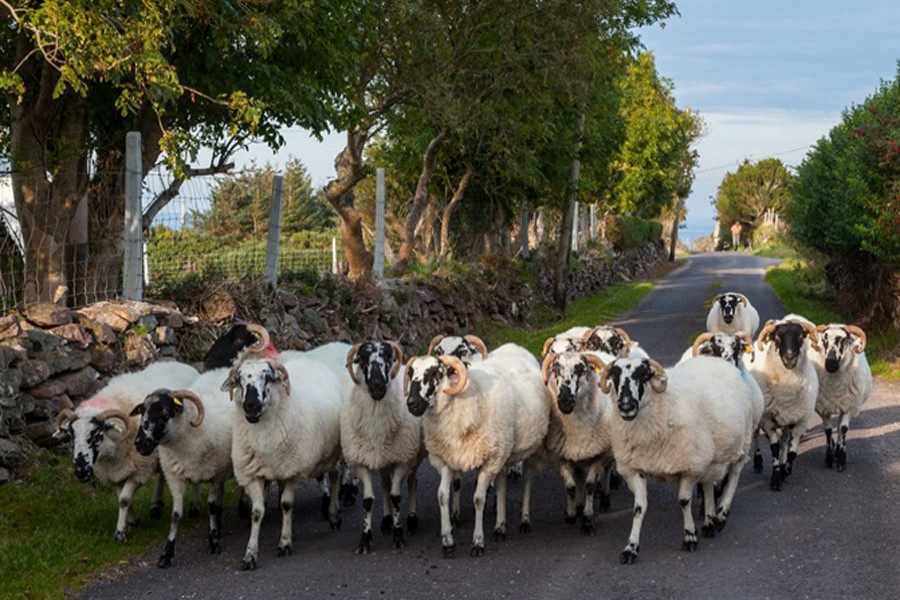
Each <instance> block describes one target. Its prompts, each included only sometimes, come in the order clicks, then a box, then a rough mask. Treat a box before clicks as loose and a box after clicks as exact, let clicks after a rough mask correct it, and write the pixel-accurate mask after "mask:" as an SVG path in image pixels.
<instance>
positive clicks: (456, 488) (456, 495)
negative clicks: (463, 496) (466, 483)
mask: <svg viewBox="0 0 900 600" xmlns="http://www.w3.org/2000/svg"><path fill="white" fill-rule="evenodd" d="M461 489H462V476H461V475H460V474H459V473H454V474H453V500H452V512H451V513H450V520H451V521H453V526H454V527H456V526H458V525H459V521H460V518H459V505H460V490H461Z"/></svg>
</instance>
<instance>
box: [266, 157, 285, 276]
mask: <svg viewBox="0 0 900 600" xmlns="http://www.w3.org/2000/svg"><path fill="white" fill-rule="evenodd" d="M283 190H284V177H283V176H282V175H275V176H274V177H273V178H272V203H271V207H270V209H269V239H268V242H267V244H266V268H265V271H264V274H265V278H266V281H268V282H269V285H271V286H272V287H273V288H275V287H276V286H277V285H278V243H279V241H280V239H281V200H282V196H283Z"/></svg>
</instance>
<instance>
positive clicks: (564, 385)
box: [541, 352, 615, 535]
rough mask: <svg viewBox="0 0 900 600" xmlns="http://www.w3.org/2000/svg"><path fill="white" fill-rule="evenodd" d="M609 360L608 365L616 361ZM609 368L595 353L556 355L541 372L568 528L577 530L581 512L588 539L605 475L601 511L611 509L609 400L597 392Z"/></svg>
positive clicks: (549, 357)
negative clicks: (606, 416)
mask: <svg viewBox="0 0 900 600" xmlns="http://www.w3.org/2000/svg"><path fill="white" fill-rule="evenodd" d="M605 356H606V358H607V361H611V360H613V359H615V357H614V356H612V355H608V354H607V355H605ZM604 367H605V363H604V362H603V360H601V358H600V357H598V356H597V355H596V354H594V353H591V352H583V353H582V352H564V353H563V354H554V353H553V352H551V353H550V354H548V355H547V357H546V358H545V359H544V364H543V365H542V368H541V370H542V374H543V378H544V385H546V386H547V387H548V388H549V390H550V395H551V400H552V404H551V412H550V424H549V427H548V430H547V438H546V441H545V447H546V449H547V453H548V455H549V457H550V461H551V463H553V465H554V466H555V467H556V469H557V471H558V472H559V474H560V476H561V477H562V478H563V483H564V485H565V488H566V518H565V522H566V523H567V524H573V525H574V524H575V518H576V511H578V512H581V513H582V517H583V519H582V525H581V530H582V532H583V533H585V534H587V535H593V534H594V503H593V498H594V486H595V483H596V481H597V478H598V476H599V475H600V473H601V472H602V473H603V480H602V485H601V490H602V491H601V494H600V508H601V509H603V510H605V509H608V508H609V484H610V476H611V475H612V465H613V456H612V444H611V442H610V437H609V428H608V425H607V423H606V421H605V420H604V418H603V416H604V414H605V413H606V412H607V411H608V410H609V398H608V397H607V396H606V395H604V394H601V393H600V390H599V388H598V387H597V382H598V379H599V376H598V371H602V370H603V368H604ZM578 502H580V503H581V506H580V507H578V508H576V505H577V504H578Z"/></svg>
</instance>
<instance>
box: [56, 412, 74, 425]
mask: <svg viewBox="0 0 900 600" xmlns="http://www.w3.org/2000/svg"><path fill="white" fill-rule="evenodd" d="M73 417H75V413H74V412H72V409H71V408H64V409H62V410H61V411H59V414H58V415H56V428H57V429H62V424H63V421H66V420H70V421H71V420H72V418H73Z"/></svg>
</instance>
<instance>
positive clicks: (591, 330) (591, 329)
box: [551, 325, 603, 342]
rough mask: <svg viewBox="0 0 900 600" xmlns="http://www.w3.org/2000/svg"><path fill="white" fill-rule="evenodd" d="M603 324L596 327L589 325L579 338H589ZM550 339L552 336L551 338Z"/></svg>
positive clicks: (585, 339) (586, 339)
mask: <svg viewBox="0 0 900 600" xmlns="http://www.w3.org/2000/svg"><path fill="white" fill-rule="evenodd" d="M602 327H603V325H597V326H596V327H591V328H590V329H588V330H587V331H585V332H584V335H582V336H581V340H582V341H584V342H586V341H588V340H589V339H591V336H592V335H594V334H595V333H596V332H597V330H598V329H601V328H602ZM551 339H552V338H551Z"/></svg>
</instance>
